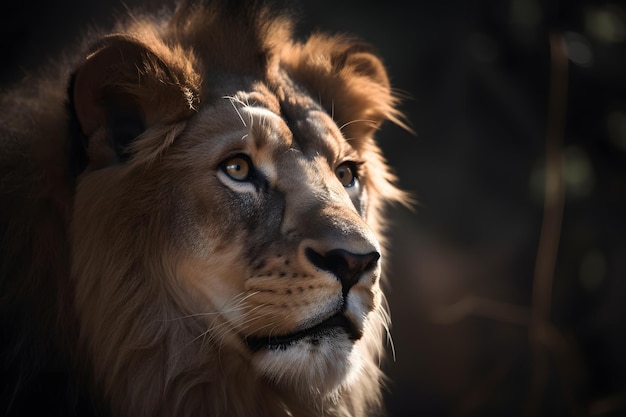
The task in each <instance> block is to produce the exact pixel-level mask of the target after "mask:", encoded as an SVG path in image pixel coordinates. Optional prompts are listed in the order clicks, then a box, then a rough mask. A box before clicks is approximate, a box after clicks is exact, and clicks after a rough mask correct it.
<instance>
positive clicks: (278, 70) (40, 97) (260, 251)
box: [0, 1, 406, 417]
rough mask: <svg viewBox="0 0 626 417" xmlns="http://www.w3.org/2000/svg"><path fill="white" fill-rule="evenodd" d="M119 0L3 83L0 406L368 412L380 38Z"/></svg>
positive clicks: (385, 171) (270, 15)
mask: <svg viewBox="0 0 626 417" xmlns="http://www.w3.org/2000/svg"><path fill="white" fill-rule="evenodd" d="M239 3H241V2H220V1H216V2H202V1H197V2H196V1H183V2H182V3H180V4H179V5H178V6H177V7H176V8H175V9H174V10H173V11H172V12H171V13H168V14H164V13H158V14H157V15H156V16H154V15H150V14H142V13H139V12H134V13H132V14H130V16H129V17H128V18H127V19H122V20H121V21H120V22H119V23H118V24H117V26H116V27H115V28H114V29H113V30H112V31H110V32H107V33H100V34H93V36H91V37H89V39H88V40H86V41H85V45H81V46H80V47H78V51H77V52H75V53H71V54H69V55H68V57H66V58H64V59H61V60H60V62H61V63H60V64H58V65H57V67H54V68H53V67H52V66H48V67H47V68H45V70H44V71H43V72H42V74H41V76H39V77H27V78H25V80H24V82H23V83H22V84H21V85H19V86H17V87H14V88H13V89H10V90H7V91H4V93H3V94H2V100H1V104H0V109H1V110H2V116H1V121H0V138H1V145H0V146H1V156H0V193H1V197H0V216H1V223H0V225H1V226H0V239H1V240H0V244H1V246H0V247H1V257H0V262H1V265H0V286H1V288H0V289H1V299H0V308H1V321H2V338H1V341H0V343H1V345H2V352H1V353H2V373H3V374H2V377H3V378H2V394H1V395H2V407H3V409H2V411H4V414H5V415H37V414H39V415H80V416H84V415H112V416H133V417H137V416H185V417H189V416H242V417H243V416H245V417H251V416H259V417H264V416H268V417H270V416H271V417H280V416H297V417H300V416H316V417H319V416H328V417H330V416H335V417H338V416H378V415H381V414H382V413H384V407H383V405H382V403H383V401H382V398H381V397H382V394H381V392H382V390H383V386H384V376H383V373H382V371H381V369H380V364H381V361H382V360H383V357H384V356H385V352H386V351H387V350H389V348H388V347H387V345H388V344H389V342H388V341H387V339H388V338H389V336H388V332H389V326H390V320H389V314H388V309H387V307H386V301H385V297H384V294H383V290H382V286H383V283H382V270H383V260H384V259H385V257H384V255H383V252H384V247H385V239H384V233H385V221H384V210H385V207H386V205H388V204H389V203H395V202H405V201H406V195H405V193H404V192H403V191H401V190H400V189H399V188H398V187H397V186H396V183H397V180H396V177H395V176H394V174H393V173H392V171H391V169H390V168H389V167H388V164H387V163H386V161H385V159H384V157H383V156H382V152H381V150H380V148H379V147H378V145H377V144H376V142H375V140H374V134H375V132H376V131H377V130H378V129H379V128H380V127H381V124H382V123H383V122H385V121H391V122H394V123H397V124H399V125H402V126H403V125H404V121H403V116H402V114H401V113H400V111H399V110H398V107H399V106H398V104H399V98H398V97H397V94H395V93H394V91H393V90H392V88H391V87H390V83H389V80H388V76H387V73H386V70H385V68H384V65H383V63H382V60H381V59H380V58H379V57H378V55H377V53H376V52H375V51H374V49H373V48H372V47H370V46H369V45H367V44H365V43H363V42H361V41H359V40H356V39H354V38H351V37H348V36H345V35H328V34H324V33H321V32H314V33H312V34H310V35H309V36H308V37H306V38H305V39H297V38H296V36H294V19H293V18H292V17H291V14H290V13H289V12H285V11H281V10H275V9H274V8H273V7H272V6H269V5H264V4H262V3H260V2H247V3H242V4H239Z"/></svg>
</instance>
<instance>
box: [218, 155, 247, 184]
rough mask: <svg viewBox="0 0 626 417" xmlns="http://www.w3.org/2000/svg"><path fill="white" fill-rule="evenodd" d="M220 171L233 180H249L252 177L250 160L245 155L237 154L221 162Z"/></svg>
mask: <svg viewBox="0 0 626 417" xmlns="http://www.w3.org/2000/svg"><path fill="white" fill-rule="evenodd" d="M222 171H224V173H225V174H226V175H228V176H229V177H230V178H232V179H233V180H235V181H249V180H250V179H251V178H252V162H251V161H250V158H248V157H247V156H246V155H237V156H233V157H232V158H229V159H227V160H226V161H224V162H223V163H222Z"/></svg>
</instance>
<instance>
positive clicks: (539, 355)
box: [526, 34, 567, 416]
mask: <svg viewBox="0 0 626 417" xmlns="http://www.w3.org/2000/svg"><path fill="white" fill-rule="evenodd" d="M550 53H551V55H550V58H551V74H550V97H549V106H548V129H547V137H546V180H545V195H544V196H545V197H544V211H543V222H542V225H541V232H540V236H539V246H538V249H537V258H536V263H535V273H534V277H533V290H532V301H531V310H530V327H529V329H528V333H529V338H530V344H531V348H532V355H533V360H532V370H531V378H530V390H529V397H528V402H527V404H526V415H527V416H534V415H537V414H538V413H539V410H540V409H541V395H542V393H543V392H544V388H545V385H546V383H547V378H548V373H549V372H548V371H549V367H548V357H547V354H548V352H547V351H546V348H545V345H544V343H542V340H541V336H540V333H541V331H542V328H545V326H546V325H547V324H549V323H550V318H551V312H552V288H553V284H554V271H555V266H556V260H557V255H558V249H559V240H560V237H561V224H562V220H563V207H564V203H565V196H564V194H565V193H564V186H563V149H562V147H563V132H564V130H565V113H566V109H567V47H566V44H565V40H564V39H563V36H562V35H560V34H552V35H551V36H550Z"/></svg>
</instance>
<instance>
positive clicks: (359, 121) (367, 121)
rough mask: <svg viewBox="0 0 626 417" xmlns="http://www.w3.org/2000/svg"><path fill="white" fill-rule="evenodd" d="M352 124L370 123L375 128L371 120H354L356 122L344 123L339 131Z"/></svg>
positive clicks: (374, 123)
mask: <svg viewBox="0 0 626 417" xmlns="http://www.w3.org/2000/svg"><path fill="white" fill-rule="evenodd" d="M352 123H370V124H372V125H374V126H376V122H375V121H373V120H369V119H356V120H351V121H349V122H346V123H344V124H343V125H341V127H340V128H339V130H340V131H341V130H343V128H344V127H346V126H348V125H351V124H352Z"/></svg>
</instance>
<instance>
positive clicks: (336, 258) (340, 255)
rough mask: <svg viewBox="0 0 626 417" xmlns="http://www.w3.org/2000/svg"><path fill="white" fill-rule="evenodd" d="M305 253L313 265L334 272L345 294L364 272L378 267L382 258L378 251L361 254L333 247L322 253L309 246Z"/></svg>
mask: <svg viewBox="0 0 626 417" xmlns="http://www.w3.org/2000/svg"><path fill="white" fill-rule="evenodd" d="M305 253H306V257H307V258H308V259H309V261H310V262H311V263H312V264H313V265H315V266H316V267H318V268H319V269H323V270H324V271H329V272H332V273H333V274H334V275H335V276H336V277H337V279H339V281H340V282H341V285H342V287H343V293H344V295H345V294H347V293H348V291H350V288H352V286H353V285H354V284H356V283H357V281H358V280H359V278H360V276H361V274H362V273H363V272H367V271H370V270H372V269H374V268H375V267H376V264H377V263H378V259H379V258H380V253H378V252H370V253H367V254H365V255H359V254H356V253H352V252H348V251H347V250H343V249H333V250H331V251H329V252H326V253H325V254H323V255H322V254H320V253H318V252H316V251H314V250H313V249H311V248H307V249H306V251H305Z"/></svg>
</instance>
